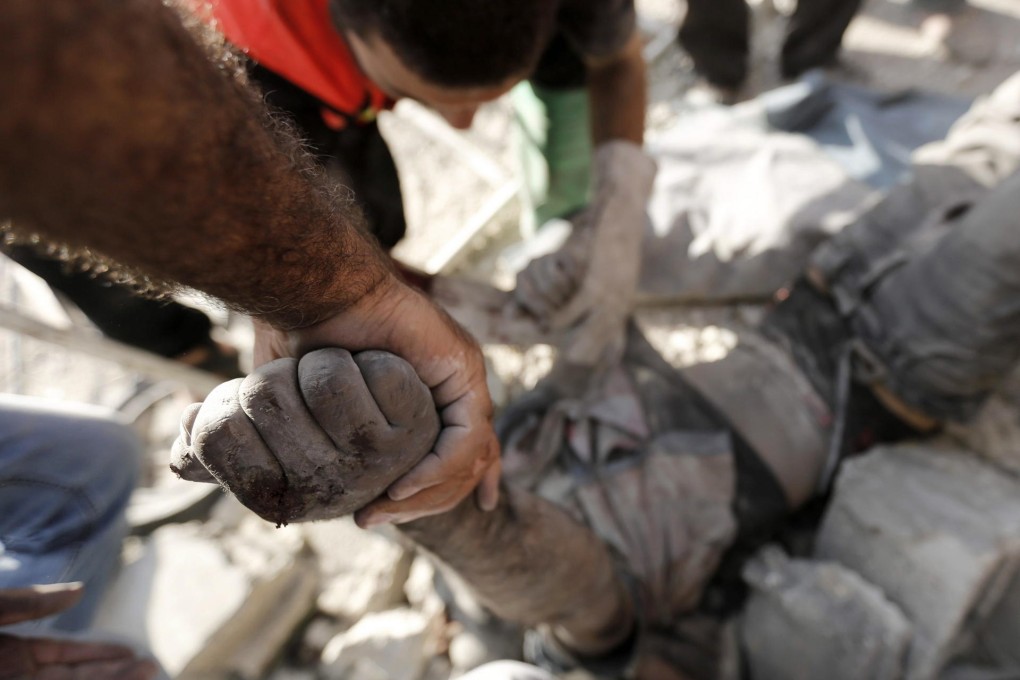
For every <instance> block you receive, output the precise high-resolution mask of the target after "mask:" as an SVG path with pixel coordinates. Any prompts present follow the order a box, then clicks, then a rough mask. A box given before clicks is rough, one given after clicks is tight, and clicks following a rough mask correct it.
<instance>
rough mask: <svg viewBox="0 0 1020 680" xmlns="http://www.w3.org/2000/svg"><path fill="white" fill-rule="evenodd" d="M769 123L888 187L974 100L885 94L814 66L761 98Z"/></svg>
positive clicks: (860, 178)
mask: <svg viewBox="0 0 1020 680" xmlns="http://www.w3.org/2000/svg"><path fill="white" fill-rule="evenodd" d="M758 102H759V103H760V104H761V106H762V107H763V108H764V110H765V117H766V119H767V121H768V124H769V125H770V126H771V127H772V128H774V129H776V130H780V131H783V132H795V133H800V134H803V135H806V136H808V137H810V138H811V139H812V140H814V141H815V142H816V143H817V144H818V145H819V146H820V147H821V149H822V150H823V151H824V152H825V153H826V155H828V156H829V157H830V158H832V159H833V160H834V161H836V162H837V163H839V165H840V166H841V167H842V168H843V169H844V170H846V172H847V173H848V174H849V175H850V176H851V177H853V178H854V179H855V180H858V181H860V182H864V183H866V184H867V185H869V186H871V187H873V188H875V189H886V188H888V187H890V186H892V185H893V184H895V183H896V182H898V181H900V180H902V179H903V178H904V177H905V176H906V175H908V174H909V172H910V169H911V154H912V153H913V152H914V151H916V150H917V149H918V148H919V147H921V146H923V145H925V144H928V143H930V142H932V141H935V140H940V139H942V138H944V137H945V136H946V133H948V132H949V128H950V127H952V125H953V123H954V122H956V120H957V119H958V118H959V117H960V116H962V115H963V114H964V113H965V112H966V111H967V109H968V108H969V107H970V104H971V102H970V100H968V99H964V98H962V97H954V96H950V95H945V94H939V93H935V92H923V91H919V90H901V91H894V92H881V91H878V90H873V89H871V88H868V87H863V86H860V85H853V84H850V83H840V82H836V81H834V80H832V79H830V78H829V77H827V76H826V75H825V72H824V71H821V70H815V71H811V72H809V73H806V74H805V75H804V76H803V77H802V78H801V79H800V80H799V81H798V82H796V83H793V84H790V85H787V86H784V87H780V88H777V89H775V90H772V91H770V92H766V93H765V94H763V95H761V96H760V97H759V98H758Z"/></svg>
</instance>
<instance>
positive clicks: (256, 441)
mask: <svg viewBox="0 0 1020 680" xmlns="http://www.w3.org/2000/svg"><path fill="white" fill-rule="evenodd" d="M439 429H440V425H439V414H438V413H437V412H436V407H435V403H434V402H433V399H432V394H431V393H430V391H429V389H428V387H426V386H425V384H424V383H423V382H422V381H421V380H420V379H419V378H418V376H417V374H416V373H415V371H414V370H413V369H412V368H411V366H410V364H408V363H407V362H406V361H404V360H403V359H401V358H399V357H397V356H396V355H394V354H390V353H389V352H381V351H365V352H360V353H357V354H351V353H350V352H347V351H346V350H342V349H336V348H328V349H320V350H316V351H314V352H310V353H308V354H305V355H304V356H302V357H301V358H300V359H293V358H284V359H277V360H275V361H271V362H269V363H267V364H264V365H262V366H260V367H259V368H257V369H256V370H255V371H254V372H253V373H252V374H251V375H249V376H248V377H246V378H243V379H237V380H232V381H230V382H226V383H223V384H222V385H220V386H219V387H217V388H216V389H215V390H213V392H212V393H210V394H209V396H208V397H206V400H205V401H204V402H203V403H201V404H192V405H191V406H190V407H189V408H188V410H187V411H186V412H185V413H184V415H183V417H182V419H181V433H180V436H179V437H178V439H177V441H176V442H174V447H173V452H172V462H171V466H170V467H171V469H173V470H174V472H176V473H177V474H179V475H180V476H181V477H182V478H184V479H188V480H191V481H208V482H219V483H220V484H222V485H223V486H224V487H226V488H227V489H228V490H230V491H231V492H233V494H234V495H235V496H237V498H238V500H240V501H241V502H242V503H243V504H244V505H246V506H247V507H248V508H250V509H251V510H253V511H254V512H255V513H257V514H258V515H259V516H261V517H262V518H264V519H267V520H269V521H271V522H277V523H287V522H298V521H306V520H318V519H329V518H333V517H339V516H341V515H346V514H350V513H352V512H354V511H356V510H359V509H361V508H362V507H364V506H365V505H367V504H368V503H369V502H371V501H372V500H374V499H375V498H377V497H378V496H379V495H380V494H383V493H384V492H385V491H386V489H387V487H389V486H390V485H391V484H392V483H393V482H394V481H396V480H397V479H399V478H400V477H401V476H402V475H403V474H404V473H406V472H407V471H408V470H410V469H411V468H412V467H414V466H415V464H416V463H418V461H419V460H421V459H422V458H424V457H425V456H426V455H427V454H428V453H429V452H430V451H432V447H433V445H434V444H435V441H436V437H437V436H438V434H439Z"/></svg>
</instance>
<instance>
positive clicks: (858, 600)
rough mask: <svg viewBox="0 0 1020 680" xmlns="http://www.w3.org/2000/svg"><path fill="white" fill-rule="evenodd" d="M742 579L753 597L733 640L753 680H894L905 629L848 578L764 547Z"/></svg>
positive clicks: (877, 596)
mask: <svg viewBox="0 0 1020 680" xmlns="http://www.w3.org/2000/svg"><path fill="white" fill-rule="evenodd" d="M744 576H745V578H746V579H747V581H748V582H749V583H750V585H751V586H752V588H753V594H752V595H751V597H750V599H749V601H748V603H747V605H746V607H745V609H744V611H743V613H742V614H741V616H740V626H741V640H742V644H743V649H744V652H745V654H746V655H747V666H748V667H749V668H750V669H751V677H752V678H753V680H798V679H801V678H802V679H803V680H811V679H812V678H820V677H827V678H829V680H897V679H898V678H901V677H902V674H903V669H904V665H905V660H906V654H907V648H908V646H909V643H910V638H911V633H912V627H911V624H910V623H909V622H908V621H907V619H906V617H905V616H904V615H903V612H901V611H900V609H899V607H897V606H896V605H894V604H893V603H891V602H889V601H888V600H887V599H886V598H885V596H884V595H883V594H882V592H881V591H880V590H879V589H878V588H876V587H875V586H873V585H871V584H869V583H867V582H866V581H865V580H864V579H863V578H861V577H860V576H859V575H857V574H856V573H854V572H852V571H850V570H848V569H845V568H844V567H841V566H840V565H838V564H834V563H831V562H822V561H812V560H791V559H789V558H787V557H786V555H785V554H783V552H782V551H781V550H779V549H778V548H776V547H774V546H770V547H769V548H766V549H765V550H764V551H763V552H762V553H761V554H760V555H759V556H758V557H757V558H756V559H755V560H754V561H752V562H751V563H749V564H748V565H747V567H746V568H745V570H744ZM791 659H795V662H794V663H791Z"/></svg>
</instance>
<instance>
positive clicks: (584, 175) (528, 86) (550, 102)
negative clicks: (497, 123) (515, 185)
mask: <svg viewBox="0 0 1020 680" xmlns="http://www.w3.org/2000/svg"><path fill="white" fill-rule="evenodd" d="M512 101H513V104H514V109H515V111H516V113H517V121H518V124H519V127H520V130H521V133H522V134H521V135H520V142H521V143H520V147H521V148H520V157H521V166H522V171H523V174H524V183H525V187H526V189H527V191H528V193H529V195H530V197H531V204H532V205H533V206H534V208H535V224H537V225H539V226H541V225H542V224H545V223H546V222H547V221H549V220H550V219H553V218H557V217H569V216H570V215H572V214H573V213H575V212H577V211H578V210H580V209H581V208H583V207H584V206H586V205H587V204H588V201H589V199H590V194H591V174H592V173H591V159H592V142H591V125H590V122H589V112H588V92H587V90H586V89H584V88H576V89H568V90H567V89H552V88H544V87H541V86H538V85H534V84H532V83H528V82H523V83H521V84H519V85H518V86H517V87H515V88H514V90H513V93H512Z"/></svg>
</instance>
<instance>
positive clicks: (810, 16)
mask: <svg viewBox="0 0 1020 680" xmlns="http://www.w3.org/2000/svg"><path fill="white" fill-rule="evenodd" d="M860 6H861V0H798V2H797V9H796V11H794V13H793V16H792V17H791V18H790V24H789V26H788V27H787V29H786V41H785V42H784V43H783V54H782V66H781V67H782V72H783V76H784V77H787V78H792V77H795V76H798V75H800V74H801V73H803V72H804V71H807V70H809V69H812V68H815V67H817V66H825V65H827V64H830V63H831V62H832V61H833V60H835V58H836V54H837V53H838V52H839V46H840V43H842V41H843V33H844V32H845V31H846V29H847V26H849V25H850V21H851V20H852V19H853V18H854V15H855V14H857V10H858V9H860Z"/></svg>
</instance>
